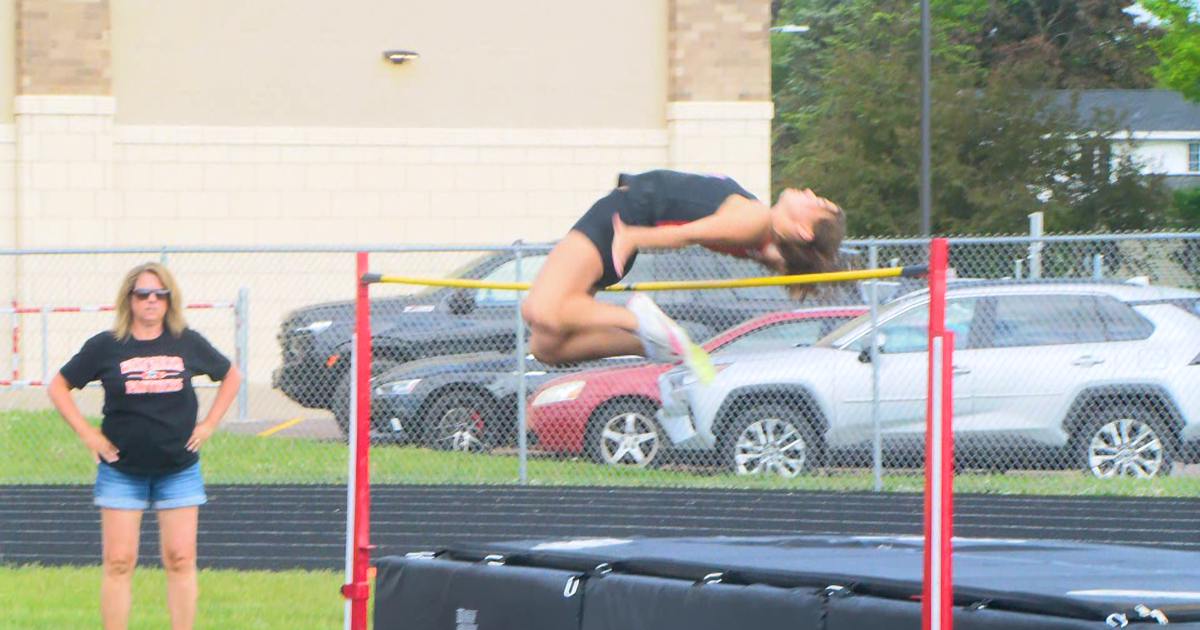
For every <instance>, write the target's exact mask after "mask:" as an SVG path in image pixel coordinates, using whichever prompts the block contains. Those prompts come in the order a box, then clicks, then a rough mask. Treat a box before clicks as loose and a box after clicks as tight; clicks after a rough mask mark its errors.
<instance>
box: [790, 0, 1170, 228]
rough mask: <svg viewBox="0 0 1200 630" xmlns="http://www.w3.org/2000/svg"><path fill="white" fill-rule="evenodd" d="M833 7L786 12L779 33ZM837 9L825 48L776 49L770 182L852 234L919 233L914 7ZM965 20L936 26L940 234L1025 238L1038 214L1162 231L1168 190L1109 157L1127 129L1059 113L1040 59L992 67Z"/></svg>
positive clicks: (809, 3) (867, 1) (894, 0)
mask: <svg viewBox="0 0 1200 630" xmlns="http://www.w3.org/2000/svg"><path fill="white" fill-rule="evenodd" d="M833 5H834V3H830V2H821V1H819V0H792V1H791V2H785V3H784V5H783V7H782V8H781V10H780V19H779V21H780V22H784V21H785V20H790V19H794V16H795V15H798V14H800V13H801V12H802V11H805V10H807V11H810V12H811V13H810V14H809V15H813V14H819V11H814V9H820V10H825V9H830V8H832V7H833ZM988 6H990V5H988ZM939 7H940V9H944V8H945V7H946V4H945V3H939V4H935V5H934V8H939ZM985 8H987V7H985ZM940 9H939V10H940ZM789 10H792V11H795V13H794V14H792V15H789V14H788V11H789ZM837 10H838V11H839V13H838V14H837V17H836V20H833V19H831V20H830V23H829V24H827V25H823V26H822V28H823V29H827V31H826V32H824V34H822V32H821V31H818V32H817V33H816V35H817V36H818V39H817V41H813V42H806V43H799V42H796V43H793V40H787V42H786V43H785V44H784V47H783V51H782V52H783V53H784V54H779V53H780V52H781V51H780V50H779V49H777V50H776V58H775V60H776V67H775V72H776V77H780V76H781V75H783V76H782V80H780V79H779V78H777V83H776V85H775V89H776V96H777V101H776V103H777V104H776V108H777V111H776V116H777V123H776V134H775V145H774V162H775V163H774V168H773V171H772V172H773V175H774V178H775V182H774V183H775V185H776V188H777V189H778V188H781V187H783V186H788V185H806V186H813V187H814V188H817V189H818V191H819V192H820V193H821V194H824V195H826V196H828V197H830V198H832V199H834V200H835V201H837V202H838V203H841V204H842V205H843V206H844V207H845V208H846V209H847V219H848V222H849V228H850V232H851V233H852V234H875V235H880V234H914V233H916V232H917V231H918V229H919V222H920V218H919V212H918V210H917V208H918V175H919V168H920V135H919V129H920V119H919V115H920V114H919V79H920V77H919V72H918V68H919V50H920V48H919V44H920V28H919V20H918V17H917V12H916V10H915V6H914V5H913V3H911V2H910V1H906V0H850V1H848V2H845V3H842V6H841V7H840V8H838V9H837ZM935 15H940V14H939V13H938V12H937V11H935ZM961 15H962V16H965V17H963V18H962V19H958V20H955V19H943V18H938V19H935V21H934V26H935V28H934V30H933V78H934V81H933V83H932V86H931V90H932V104H933V112H932V115H933V118H932V119H933V122H934V124H933V127H932V138H931V140H932V168H933V170H932V179H933V199H932V200H931V201H932V206H933V211H934V216H933V222H934V230H935V231H937V232H939V233H1001V232H1007V233H1011V232H1020V231H1023V230H1024V229H1025V228H1026V226H1027V224H1028V219H1027V218H1026V217H1027V215H1028V214H1029V213H1031V212H1034V211H1039V210H1041V211H1045V212H1046V213H1047V227H1048V229H1051V230H1062V229H1071V230H1090V229H1139V228H1145V227H1153V226H1154V225H1156V223H1155V222H1156V221H1157V220H1158V217H1159V216H1161V214H1159V213H1158V210H1157V208H1159V207H1160V206H1158V205H1156V204H1158V203H1159V202H1161V201H1162V194H1161V192H1160V191H1159V184H1158V183H1157V182H1156V181H1154V180H1153V178H1147V177H1145V176H1143V175H1141V174H1140V173H1139V172H1138V169H1137V165H1136V164H1133V163H1132V162H1131V161H1130V160H1129V158H1128V156H1127V153H1122V152H1118V151H1114V150H1113V149H1112V146H1111V141H1110V138H1111V137H1112V135H1113V133H1114V132H1116V131H1119V125H1117V124H1116V122H1115V121H1082V120H1079V119H1078V118H1077V117H1076V116H1075V113H1074V112H1075V108H1074V107H1062V108H1060V107H1058V106H1057V103H1056V100H1055V94H1054V93H1053V92H1049V91H1046V90H1042V89H1040V88H1042V87H1044V84H1043V79H1044V75H1042V74H1040V73H1039V72H1037V70H1039V69H1040V68H1042V67H1043V66H1044V65H1045V64H1044V61H1043V60H1041V59H1025V58H1020V57H1016V58H1013V59H1012V60H1011V63H1009V64H1007V65H1005V66H1002V67H991V68H989V67H988V66H987V65H986V64H984V63H983V62H982V61H981V59H980V54H979V52H978V48H976V47H975V46H973V45H970V44H969V43H964V41H963V40H962V39H961V36H962V33H963V32H964V31H966V30H969V29H970V28H971V26H970V25H971V20H972V19H974V18H972V17H971V16H972V14H971V13H970V12H965V13H963V14H961ZM953 17H955V16H951V18H953ZM976 17H977V15H976ZM795 23H805V24H809V23H808V22H795ZM810 26H811V24H810ZM814 30H815V29H814ZM809 34H812V31H810V33H807V34H806V35H809ZM775 41H778V39H776V40H775ZM800 51H803V52H802V53H801V52H800ZM792 68H795V73H794V74H789V71H790V70H791V69H792Z"/></svg>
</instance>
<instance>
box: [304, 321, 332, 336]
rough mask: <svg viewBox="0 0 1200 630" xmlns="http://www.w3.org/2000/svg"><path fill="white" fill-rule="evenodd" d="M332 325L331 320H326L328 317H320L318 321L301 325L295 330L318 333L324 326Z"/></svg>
mask: <svg viewBox="0 0 1200 630" xmlns="http://www.w3.org/2000/svg"><path fill="white" fill-rule="evenodd" d="M332 325H333V321H331V320H328V319H322V320H321V321H319V322H313V323H311V324H309V325H307V326H301V327H300V328H297V329H296V331H297V332H300V331H305V332H310V333H319V332H321V331H322V330H325V329H326V328H329V327H330V326H332Z"/></svg>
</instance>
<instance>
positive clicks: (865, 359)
mask: <svg viewBox="0 0 1200 630" xmlns="http://www.w3.org/2000/svg"><path fill="white" fill-rule="evenodd" d="M885 341H887V335H885V334H883V333H881V332H879V333H875V345H876V347H877V348H878V349H879V353H880V354H883V345H884V342H885ZM858 362H859V363H870V362H871V345H870V344H865V345H864V346H863V349H862V351H861V352H859V353H858Z"/></svg>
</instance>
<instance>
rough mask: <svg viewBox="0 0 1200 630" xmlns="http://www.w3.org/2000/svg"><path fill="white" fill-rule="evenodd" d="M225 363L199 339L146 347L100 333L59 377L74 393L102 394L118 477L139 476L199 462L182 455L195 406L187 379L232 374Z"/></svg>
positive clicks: (163, 339)
mask: <svg viewBox="0 0 1200 630" xmlns="http://www.w3.org/2000/svg"><path fill="white" fill-rule="evenodd" d="M229 365H230V363H229V359H227V358H225V356H224V355H222V354H221V353H220V352H218V351H217V349H216V348H213V347H212V344H210V343H209V342H208V340H207V339H205V338H204V337H203V336H201V335H200V333H198V332H196V331H194V330H192V329H190V328H186V329H184V331H183V334H182V335H180V336H179V337H178V338H176V337H174V336H172V335H171V334H170V333H169V332H166V331H165V330H164V331H163V334H162V335H159V336H158V337H157V338H155V339H147V340H144V341H141V340H138V339H134V338H133V337H127V338H125V339H123V340H117V339H116V338H114V337H113V335H112V333H111V332H107V331H106V332H102V333H100V334H98V335H96V336H94V337H92V338H91V339H88V340H87V342H85V343H84V344H83V348H81V349H80V350H79V352H78V353H77V354H76V355H75V356H73V357H71V360H69V361H67V363H66V365H64V366H63V367H62V369H61V370H59V372H60V373H61V374H62V375H63V378H64V379H66V381H67V383H68V384H69V385H70V386H71V387H72V388H80V387H83V386H84V385H87V384H88V383H90V382H92V381H95V380H99V381H100V383H101V384H102V385H103V386H104V410H103V413H104V420H103V422H101V425H100V431H101V432H102V433H104V436H105V437H107V438H108V439H109V441H110V442H112V443H113V445H114V446H116V447H117V451H119V458H118V459H117V461H115V462H113V464H112V465H113V466H114V467H115V468H117V469H118V470H121V471H124V472H127V473H130V474H135V475H143V476H160V475H168V474H171V473H175V472H179V471H181V470H183V469H185V468H187V467H188V466H191V465H192V464H194V463H196V462H197V461H198V460H199V455H198V454H196V453H192V452H190V451H188V450H187V441H188V438H190V437H191V436H192V431H193V430H194V429H195V428H196V415H197V413H198V411H199V404H198V403H197V401H196V391H195V390H194V389H192V377H193V376H199V375H207V376H208V377H209V378H211V379H212V380H214V381H218V380H221V379H223V378H225V375H226V374H228V373H229Z"/></svg>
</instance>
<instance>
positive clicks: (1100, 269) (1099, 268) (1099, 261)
mask: <svg viewBox="0 0 1200 630" xmlns="http://www.w3.org/2000/svg"><path fill="white" fill-rule="evenodd" d="M1092 278H1094V279H1096V280H1103V279H1104V254H1096V255H1095V256H1093V257H1092Z"/></svg>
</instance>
